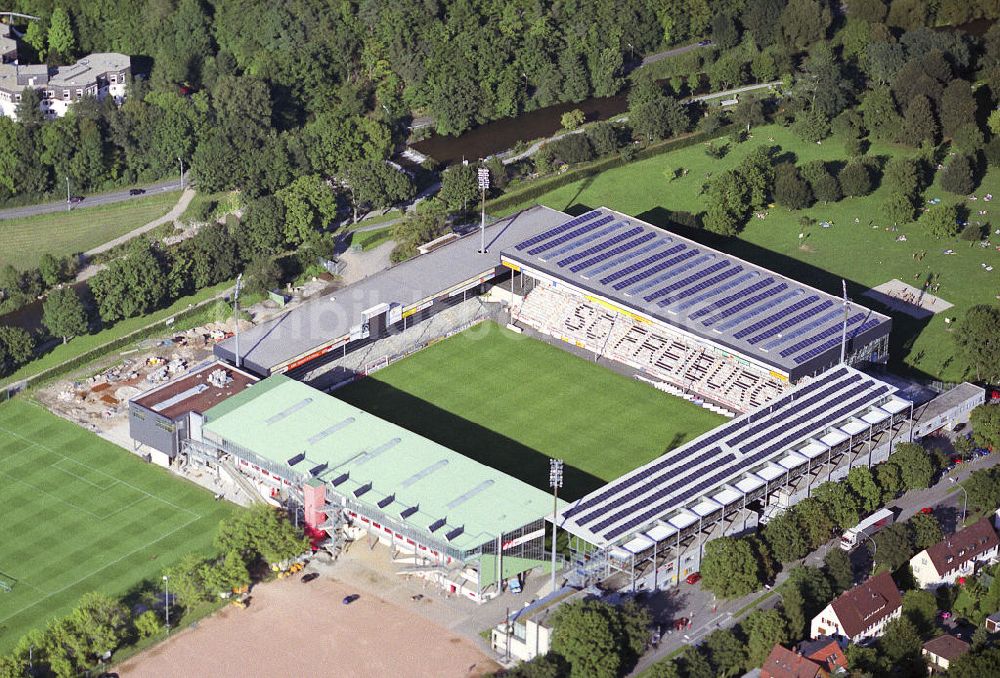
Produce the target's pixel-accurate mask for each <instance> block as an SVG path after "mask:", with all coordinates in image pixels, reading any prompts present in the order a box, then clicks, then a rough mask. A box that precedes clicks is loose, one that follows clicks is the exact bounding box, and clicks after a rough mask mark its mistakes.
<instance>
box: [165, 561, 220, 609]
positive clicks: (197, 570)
mask: <svg viewBox="0 0 1000 678" xmlns="http://www.w3.org/2000/svg"><path fill="white" fill-rule="evenodd" d="M204 564H205V560H204V559H203V558H201V557H200V556H197V555H195V554H193V553H189V554H188V555H186V556H184V558H182V559H181V561H180V562H179V563H177V564H176V565H174V566H173V567H169V568H167V569H166V570H165V571H164V573H163V575H164V576H165V577H167V582H168V586H169V591H170V597H171V601H176V602H178V603H180V605H181V607H184V608H188V609H190V608H191V607H193V606H195V605H197V604H198V603H201V602H204V601H206V600H210V597H209V592H208V591H207V590H206V589H205V581H204V578H203V575H204V567H203V566H204Z"/></svg>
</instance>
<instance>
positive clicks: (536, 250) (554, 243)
mask: <svg viewBox="0 0 1000 678" xmlns="http://www.w3.org/2000/svg"><path fill="white" fill-rule="evenodd" d="M614 220H615V218H614V217H601V218H600V219H598V220H597V221H595V222H593V223H590V224H585V225H583V226H581V227H580V228H578V229H576V230H573V231H570V232H569V233H563V234H562V235H561V236H559V237H558V238H556V239H555V240H550V241H549V242H547V243H544V244H542V245H539V246H538V247H532V248H531V249H530V250H528V254H533V255H538V254H541V253H542V252H545V251H546V250H550V249H552V248H553V247H558V246H559V245H562V244H563V243H564V242H569V241H570V240H573V239H574V238H579V237H580V236H581V235H583V234H584V233H589V232H590V231H591V230H593V229H595V228H598V227H600V226H603V225H604V224H606V223H608V222H611V221H614Z"/></svg>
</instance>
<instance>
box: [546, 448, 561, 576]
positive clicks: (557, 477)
mask: <svg viewBox="0 0 1000 678" xmlns="http://www.w3.org/2000/svg"><path fill="white" fill-rule="evenodd" d="M562 484H563V460H562V459H549V487H551V488H552V593H555V592H556V527H557V525H556V513H557V512H558V510H559V488H560V487H562Z"/></svg>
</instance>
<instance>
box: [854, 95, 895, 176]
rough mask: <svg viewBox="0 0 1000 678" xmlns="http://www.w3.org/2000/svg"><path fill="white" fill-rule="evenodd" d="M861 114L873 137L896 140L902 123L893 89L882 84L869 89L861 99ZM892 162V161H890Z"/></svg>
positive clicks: (882, 139)
mask: <svg viewBox="0 0 1000 678" xmlns="http://www.w3.org/2000/svg"><path fill="white" fill-rule="evenodd" d="M860 109H861V114H862V116H863V118H864V121H865V128H866V129H867V130H868V132H869V134H870V135H871V136H872V138H873V139H877V140H879V141H895V140H896V137H897V136H899V127H900V125H901V123H902V119H901V118H900V115H899V111H898V110H897V109H896V101H895V98H894V97H893V95H892V90H890V89H889V88H888V87H884V86H880V87H876V88H874V89H871V90H869V91H868V92H867V93H866V94H865V95H864V96H863V97H862V99H861V106H860ZM890 162H891V161H890Z"/></svg>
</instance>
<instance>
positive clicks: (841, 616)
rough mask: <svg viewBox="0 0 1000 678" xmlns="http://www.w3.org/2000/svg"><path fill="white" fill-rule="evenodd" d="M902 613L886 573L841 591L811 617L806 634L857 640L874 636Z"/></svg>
mask: <svg viewBox="0 0 1000 678" xmlns="http://www.w3.org/2000/svg"><path fill="white" fill-rule="evenodd" d="M902 613H903V598H902V596H901V595H900V594H899V589H898V588H896V582H894V581H893V580H892V577H891V576H890V575H889V573H888V572H882V573H881V574H877V575H875V576H874V577H872V578H870V579H868V580H867V581H865V582H862V583H861V584H858V585H857V586H855V587H854V588H852V589H848V590H847V591H844V592H843V593H842V594H840V595H839V596H837V597H836V598H834V599H833V601H832V602H831V603H830V604H829V605H827V606H826V607H825V608H824V609H823V611H822V612H820V613H819V614H818V615H816V616H815V617H813V620H812V624H811V625H810V627H809V636H810V637H811V638H819V637H820V636H836V637H840V638H846V639H847V640H849V641H850V642H852V643H858V642H860V641H862V640H865V639H868V638H877V637H879V636H881V635H882V633H883V631H885V625H886V624H888V623H889V622H890V621H892V620H893V619H898V618H899V617H900V615H901V614H902Z"/></svg>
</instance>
